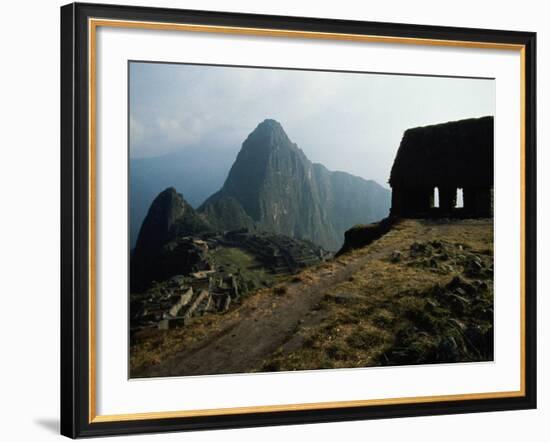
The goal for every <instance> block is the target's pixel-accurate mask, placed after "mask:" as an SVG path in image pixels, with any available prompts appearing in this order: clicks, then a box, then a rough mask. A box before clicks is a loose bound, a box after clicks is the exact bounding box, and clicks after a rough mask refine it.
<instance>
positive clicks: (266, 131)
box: [243, 118, 292, 150]
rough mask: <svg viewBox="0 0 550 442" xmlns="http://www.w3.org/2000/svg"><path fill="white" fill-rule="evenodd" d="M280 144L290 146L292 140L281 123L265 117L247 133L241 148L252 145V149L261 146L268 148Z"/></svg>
mask: <svg viewBox="0 0 550 442" xmlns="http://www.w3.org/2000/svg"><path fill="white" fill-rule="evenodd" d="M282 145H289V146H292V142H291V141H290V138H288V135H287V134H286V132H285V130H284V129H283V126H282V125H281V123H279V122H278V121H277V120H273V119H271V118H267V119H265V120H264V121H262V122H261V123H260V124H258V126H256V128H255V129H254V130H253V131H252V132H251V133H250V135H248V138H247V139H246V141H245V142H244V143H243V148H247V147H252V148H254V149H257V148H263V149H268V150H269V149H271V148H273V147H276V146H282Z"/></svg>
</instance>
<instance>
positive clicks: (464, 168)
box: [389, 117, 494, 188]
mask: <svg viewBox="0 0 550 442" xmlns="http://www.w3.org/2000/svg"><path fill="white" fill-rule="evenodd" d="M493 140H494V137H493V117H482V118H470V119H466V120H460V121H451V122H449V123H443V124H436V125H433V126H424V127H417V128H414V129H408V130H406V131H405V133H404V134H403V138H402V140H401V144H400V146H399V150H398V151H397V155H396V157H395V161H394V163H393V167H392V170H391V175H390V181H389V182H390V185H391V186H392V187H394V188H395V187H402V186H404V187H420V186H422V187H423V186H430V187H436V186H442V185H449V186H456V187H464V186H492V185H493V145H494V141H493Z"/></svg>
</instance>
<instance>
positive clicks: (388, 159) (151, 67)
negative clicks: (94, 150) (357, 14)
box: [130, 63, 495, 183]
mask: <svg viewBox="0 0 550 442" xmlns="http://www.w3.org/2000/svg"><path fill="white" fill-rule="evenodd" d="M130 66H131V67H130V155H131V156H132V157H146V156H159V155H163V154H166V153H170V152H174V151H178V150H182V149H191V148H199V147H200V146H207V147H208V148H209V149H210V150H212V149H213V150H216V149H225V150H227V149H229V150H231V151H235V152H236V151H238V149H239V148H240V145H241V143H242V142H243V141H244V139H245V138H246V136H247V135H248V134H249V133H250V132H251V131H252V130H253V129H254V128H255V127H256V125H257V124H258V123H259V122H261V121H262V120H263V119H265V118H274V119H276V120H278V121H280V122H281V124H282V125H283V127H284V128H285V130H286V131H287V133H288V135H289V136H290V138H291V139H292V140H293V141H294V142H296V143H297V144H298V145H299V146H300V147H301V148H302V149H303V150H304V152H305V153H306V155H308V156H309V157H310V159H311V160H312V161H317V162H321V163H323V164H324V165H325V166H327V167H328V168H329V169H333V170H345V171H348V172H350V173H354V174H356V175H360V176H363V177H365V178H372V179H376V180H377V181H379V182H380V183H385V182H386V181H387V177H388V174H389V169H390V168H391V164H392V163H393V158H394V156H395V152H396V150H397V148H398V146H399V142H400V139H401V136H402V134H403V131H404V130H406V129H407V128H409V127H416V126H421V125H426V124H433V123H439V122H444V121H450V120H456V119H460V118H468V117H475V116H482V115H493V114H494V109H495V95H494V94H495V90H494V81H492V80H473V79H455V78H433V77H420V76H418V77H416V76H415V77H412V76H396V75H374V74H351V73H332V72H311V71H291V70H277V69H258V68H235V67H215V66H196V65H180V64H159V63H131V65H130Z"/></svg>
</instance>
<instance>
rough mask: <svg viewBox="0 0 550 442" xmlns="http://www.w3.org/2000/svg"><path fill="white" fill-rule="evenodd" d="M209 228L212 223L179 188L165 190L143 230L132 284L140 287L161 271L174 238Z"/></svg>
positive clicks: (132, 273)
mask: <svg viewBox="0 0 550 442" xmlns="http://www.w3.org/2000/svg"><path fill="white" fill-rule="evenodd" d="M209 230H210V226H209V225H208V224H207V223H206V222H205V221H204V220H203V219H202V217H201V216H199V214H197V213H196V211H195V210H194V209H193V207H191V205H190V204H189V203H188V202H187V201H185V200H184V199H183V197H182V196H181V195H180V194H179V193H177V192H176V189H174V188H173V187H170V188H168V189H166V190H164V191H163V192H161V193H160V194H159V195H158V196H157V197H156V198H155V200H154V201H153V204H151V207H150V208H149V211H148V212H147V216H146V217H145V219H144V221H143V224H142V225H141V229H140V231H139V236H138V239H137V242H136V247H135V250H134V254H133V256H132V263H131V275H130V276H131V284H132V287H133V288H139V287H140V286H141V285H143V284H145V283H148V282H149V281H150V279H151V278H152V277H156V276H157V274H160V273H159V270H161V269H162V267H163V264H162V263H163V262H164V261H165V259H164V256H165V255H166V254H167V252H170V250H168V251H167V250H166V246H167V244H169V242H170V241H172V240H175V239H176V238H178V237H179V236H182V235H185V236H187V235H196V234H200V233H204V232H207V231H209ZM192 252H193V251H192ZM186 253H187V250H186Z"/></svg>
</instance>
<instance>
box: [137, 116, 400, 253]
mask: <svg viewBox="0 0 550 442" xmlns="http://www.w3.org/2000/svg"><path fill="white" fill-rule="evenodd" d="M167 195H172V196H171V197H168V196H167ZM174 195H177V193H176V191H175V190H173V189H172V190H170V191H168V190H167V191H165V192H163V193H161V195H159V197H157V199H156V200H155V201H154V202H153V205H152V206H151V209H150V210H149V214H148V215H147V218H146V222H144V225H143V226H142V228H141V233H140V236H139V239H138V245H139V244H140V243H148V242H150V239H148V238H142V236H143V235H146V236H149V235H150V234H152V235H153V236H154V238H153V239H152V241H153V242H154V241H156V240H158V239H159V237H158V234H157V233H153V232H151V228H149V227H147V226H146V224H149V222H150V221H151V220H152V219H156V218H155V217H158V214H159V213H160V214H164V216H163V219H162V220H161V221H155V223H154V226H159V227H158V228H162V230H163V232H164V231H166V229H167V227H166V225H170V226H173V225H176V224H177V225H179V224H181V222H180V221H178V214H179V213H181V214H182V216H183V214H184V215H185V217H189V216H190V215H189V214H190V213H191V212H193V214H194V211H193V210H192V208H191V207H190V205H189V204H188V203H187V202H186V201H185V200H183V198H186V195H185V194H184V195H183V198H181V197H179V199H178V198H176V197H175V196H174ZM390 195H391V194H390V191H389V190H387V189H385V188H383V187H382V186H380V185H379V184H377V183H376V182H374V181H370V180H365V179H363V178H360V177H356V176H353V175H350V174H348V173H345V172H331V171H329V170H328V169H326V168H325V167H324V166H322V165H321V164H314V163H312V162H311V161H309V160H308V158H307V157H306V156H305V154H304V153H303V152H302V150H300V149H299V148H298V146H297V145H296V144H295V143H293V142H292V141H291V140H290V139H289V137H288V136H287V134H286V133H285V131H284V129H283V128H282V126H281V125H280V124H279V123H278V122H277V121H275V120H271V119H268V120H265V121H263V122H262V123H260V124H259V125H258V127H256V129H255V130H254V131H253V132H252V133H251V134H250V135H249V136H248V138H247V139H246V140H245V142H244V143H243V145H242V148H241V150H240V152H239V154H238V155H237V158H236V160H235V162H234V163H233V166H232V167H231V169H230V171H229V174H228V176H227V179H226V180H225V183H224V184H223V186H222V187H221V189H220V190H219V191H218V192H216V193H214V194H213V195H212V196H211V197H209V198H208V199H207V200H206V201H205V202H204V203H203V204H202V205H201V206H200V207H199V208H198V209H197V214H196V215H195V214H194V215H193V217H194V218H193V219H195V218H197V219H198V217H199V216H200V219H201V220H202V221H203V222H204V223H206V224H207V225H208V226H209V228H210V229H211V230H217V231H227V230H236V229H240V228H249V229H252V230H257V231H266V232H272V233H277V234H283V235H286V236H289V237H293V238H299V239H307V240H310V241H312V242H314V243H315V244H318V245H320V246H322V247H324V248H325V249H327V250H333V251H336V250H338V249H339V248H340V247H341V246H342V243H343V240H344V232H345V231H346V230H347V229H348V228H350V227H351V226H353V225H355V224H358V223H368V222H372V221H376V220H379V219H382V218H384V217H385V216H387V214H388V212H389V207H390V199H391V198H390ZM180 199H181V201H180ZM164 200H166V201H164ZM174 201H176V203H175V204H176V206H178V207H180V206H181V207H180V208H175V209H174V207H172V206H173V205H172V203H173V202H174ZM165 203H166V204H165ZM163 204H164V205H170V207H168V206H166V207H164V208H162V209H159V205H160V206H162V205H163ZM180 209H181V210H180ZM148 219H149V221H148ZM178 223H179V224H178ZM146 227H147V228H146ZM155 228H157V227H155ZM168 230H170V228H168ZM183 230H184V229H181V228H178V232H180V233H181V232H182V231H183ZM189 233H190V234H192V233H194V232H193V231H192V230H190V231H189ZM167 239H168V238H166V240H167ZM138 248H139V247H138Z"/></svg>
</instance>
